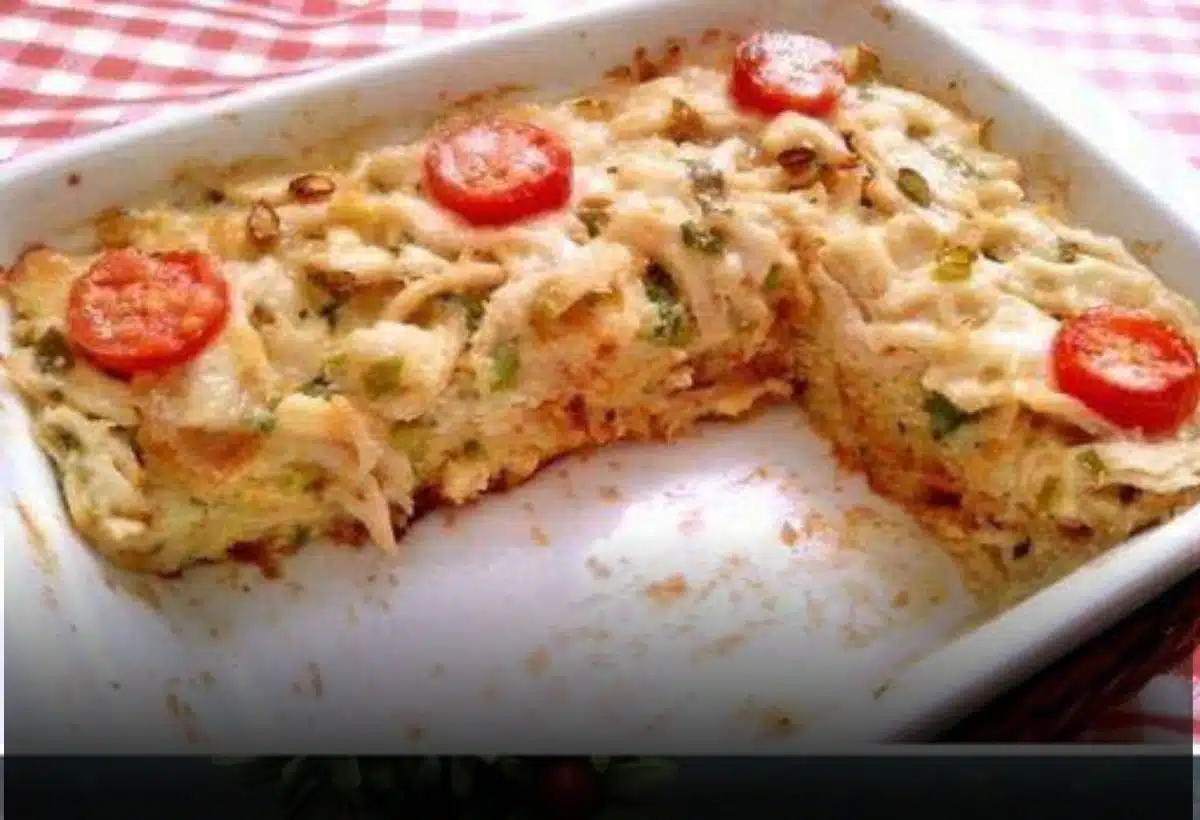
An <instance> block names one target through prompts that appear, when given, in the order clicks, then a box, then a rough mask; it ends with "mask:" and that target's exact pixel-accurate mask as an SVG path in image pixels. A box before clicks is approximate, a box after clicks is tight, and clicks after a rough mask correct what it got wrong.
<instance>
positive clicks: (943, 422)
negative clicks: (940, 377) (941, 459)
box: [924, 393, 971, 441]
mask: <svg viewBox="0 0 1200 820" xmlns="http://www.w3.org/2000/svg"><path fill="white" fill-rule="evenodd" d="M924 407H925V412H926V413H928V414H929V432H930V435H932V436H933V438H934V440H935V441H941V440H942V439H944V438H946V436H948V435H950V434H951V433H953V432H954V431H955V430H957V429H958V428H959V427H962V426H963V424H965V423H966V422H968V421H970V420H971V414H970V413H968V412H966V411H964V410H962V409H960V408H959V407H958V406H957V405H955V404H954V402H952V401H950V400H949V399H948V398H946V397H945V396H943V395H942V394H941V393H930V394H929V397H928V398H927V399H925V405H924Z"/></svg>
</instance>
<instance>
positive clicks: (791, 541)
mask: <svg viewBox="0 0 1200 820" xmlns="http://www.w3.org/2000/svg"><path fill="white" fill-rule="evenodd" d="M779 540H780V541H782V542H783V545H784V546H785V547H794V546H796V544H797V543H798V542H799V541H800V533H799V532H797V531H796V528H795V526H793V525H792V522H791V521H784V522H783V526H782V527H780V528H779Z"/></svg>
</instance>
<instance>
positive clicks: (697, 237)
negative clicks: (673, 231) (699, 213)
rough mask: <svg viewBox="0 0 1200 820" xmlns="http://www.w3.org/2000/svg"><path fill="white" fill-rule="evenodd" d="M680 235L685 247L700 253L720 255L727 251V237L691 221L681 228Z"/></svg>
mask: <svg viewBox="0 0 1200 820" xmlns="http://www.w3.org/2000/svg"><path fill="white" fill-rule="evenodd" d="M679 235H680V237H681V238H682V239H683V244H684V245H686V246H687V247H689V248H691V249H692V250H695V251H699V252H700V253H708V254H719V253H721V252H722V251H723V250H725V237H723V236H722V235H721V234H720V233H719V232H718V231H716V230H714V229H709V228H705V227H704V226H702V225H699V224H697V223H696V222H693V221H692V220H690V219H689V220H688V221H687V222H684V223H683V224H682V225H680V226H679Z"/></svg>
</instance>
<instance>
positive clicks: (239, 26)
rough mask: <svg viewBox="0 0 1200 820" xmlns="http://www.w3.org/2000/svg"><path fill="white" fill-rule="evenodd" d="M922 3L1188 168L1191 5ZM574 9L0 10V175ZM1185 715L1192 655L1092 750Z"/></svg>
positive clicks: (1198, 11)
mask: <svg viewBox="0 0 1200 820" xmlns="http://www.w3.org/2000/svg"><path fill="white" fill-rule="evenodd" d="M592 2H603V0H592ZM929 2H942V3H953V5H954V6H955V7H956V8H957V10H958V11H959V12H960V13H966V14H968V15H970V16H971V17H972V18H974V20H975V22H976V23H977V24H978V25H980V26H981V27H983V28H986V29H990V30H992V31H994V32H997V33H999V34H1000V35H1002V36H1004V37H1006V38H1008V39H1010V40H1012V41H1016V42H1022V43H1024V44H1025V45H1027V46H1029V47H1031V48H1032V49H1033V50H1034V51H1040V52H1042V54H1043V55H1045V57H1046V66H1047V70H1060V71H1076V72H1078V73H1080V74H1081V75H1083V76H1084V77H1086V78H1088V79H1089V80H1091V81H1092V82H1094V83H1095V84H1097V85H1098V86H1100V87H1102V88H1104V89H1105V90H1106V91H1108V93H1110V94H1111V95H1112V96H1113V97H1114V98H1115V99H1116V100H1117V101H1118V102H1120V103H1121V104H1123V105H1124V106H1126V107H1127V108H1128V109H1129V110H1130V111H1132V112H1134V113H1135V114H1136V115H1137V116H1139V117H1140V118H1141V119H1142V120H1143V121H1144V122H1145V123H1146V124H1147V125H1149V126H1150V127H1152V128H1154V129H1156V130H1157V131H1158V133H1159V134H1160V135H1161V136H1162V138H1163V142H1164V144H1166V143H1173V144H1174V147H1175V148H1176V149H1177V150H1178V151H1179V152H1180V153H1182V154H1183V155H1185V156H1187V157H1188V158H1190V159H1191V161H1192V163H1193V164H1195V165H1196V166H1197V167H1200V0H929ZM578 5H579V3H578V2H570V0H241V1H240V2H229V1H228V0H113V1H112V2H88V0H0V161H5V160H7V159H9V158H11V157H14V156H17V155H19V154H24V153H27V152H29V151H36V150H37V149H38V148H39V147H41V146H44V145H48V144H50V143H52V142H56V141H59V140H63V139H69V138H71V137H74V136H78V135H80V134H86V133H89V132H92V131H96V130H99V129H102V128H107V127H109V126H111V125H115V124H117V123H121V122H128V121H130V120H133V119H138V118H141V117H145V116H147V115H149V114H153V113H157V112H160V111H164V110H167V109H171V108H178V107H181V106H185V105H188V104H189V103H192V102H194V101H196V100H203V99H208V98H211V97H216V96H219V95H222V94H226V93H228V92H230V91H235V90H237V89H239V88H242V87H244V86H247V85H249V84H250V83H254V82H258V81H261V80H264V79H268V78H274V77H282V76H285V75H290V74H298V73H301V72H305V71H312V70H314V69H319V68H323V67H325V66H328V65H333V64H335V63H341V62H344V61H346V60H351V59H354V58H356V57H363V56H365V55H369V54H375V53H377V52H380V51H383V50H385V49H390V48H403V47H404V46H406V45H408V44H410V43H414V42H416V41H418V40H419V39H423V38H427V37H433V36H437V35H440V34H443V33H445V32H449V31H454V30H456V29H463V28H470V27H478V26H486V25H489V24H493V23H496V22H501V21H506V20H511V19H515V18H517V17H522V16H525V15H531V14H537V15H542V14H547V13H552V12H554V11H557V10H561V9H565V8H570V7H573V6H578ZM1197 190H1198V191H1200V175H1198V176H1197ZM1198 196H1200V194H1198ZM1193 670H1195V672H1193ZM1197 714H1200V654H1198V655H1197V657H1196V658H1194V659H1192V660H1191V661H1189V662H1188V663H1186V664H1184V665H1183V666H1182V667H1181V668H1179V669H1176V670H1164V671H1163V674H1162V675H1160V676H1159V677H1158V678H1156V679H1155V680H1154V681H1153V682H1152V683H1151V684H1150V685H1149V686H1147V687H1146V689H1145V691H1144V692H1143V693H1142V694H1141V695H1140V696H1139V697H1138V698H1136V699H1135V700H1134V702H1132V703H1130V704H1128V705H1127V706H1126V707H1124V708H1122V709H1119V710H1117V711H1116V712H1115V713H1113V714H1111V715H1109V716H1108V717H1107V718H1106V719H1105V720H1104V721H1102V725H1100V726H1097V727H1096V728H1095V730H1094V731H1093V732H1092V734H1091V736H1090V739H1095V740H1104V739H1108V740H1119V741H1125V742H1128V741H1147V742H1156V741H1163V740H1176V741H1179V740H1183V741H1184V742H1186V739H1187V738H1188V737H1189V736H1191V737H1192V738H1193V739H1194V741H1196V742H1200V719H1197V718H1196V717H1195V715H1197Z"/></svg>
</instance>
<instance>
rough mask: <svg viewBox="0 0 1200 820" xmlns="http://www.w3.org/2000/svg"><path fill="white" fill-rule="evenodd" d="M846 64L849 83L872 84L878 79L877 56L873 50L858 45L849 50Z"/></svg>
mask: <svg viewBox="0 0 1200 820" xmlns="http://www.w3.org/2000/svg"><path fill="white" fill-rule="evenodd" d="M847 62H848V63H849V65H847V69H848V72H847V73H848V74H849V79H850V82H852V83H862V82H874V81H876V80H878V79H879V74H880V65H879V55H878V54H877V53H876V52H875V51H874V49H871V48H869V47H868V46H865V45H863V44H862V43H859V44H858V45H856V46H855V47H854V48H853V49H852V50H851V52H850V55H849V59H848V60H847Z"/></svg>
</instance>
